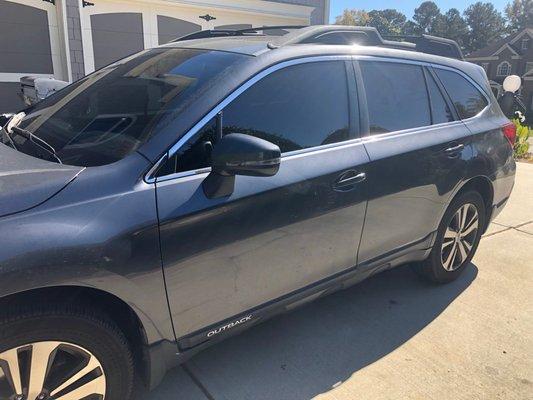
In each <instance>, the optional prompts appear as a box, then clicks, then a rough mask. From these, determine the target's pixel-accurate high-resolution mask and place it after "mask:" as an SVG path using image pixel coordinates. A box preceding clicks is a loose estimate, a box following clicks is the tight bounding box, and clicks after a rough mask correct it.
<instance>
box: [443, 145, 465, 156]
mask: <svg viewBox="0 0 533 400" xmlns="http://www.w3.org/2000/svg"><path fill="white" fill-rule="evenodd" d="M464 148H465V145H464V144H462V143H460V144H458V145H456V146H452V147H448V148H447V149H446V150H444V152H445V153H446V154H447V155H448V157H456V156H457V155H458V154H459V153H460V152H461V151H462V150H463V149H464Z"/></svg>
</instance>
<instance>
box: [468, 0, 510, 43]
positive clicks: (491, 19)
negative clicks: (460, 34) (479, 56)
mask: <svg viewBox="0 0 533 400" xmlns="http://www.w3.org/2000/svg"><path fill="white" fill-rule="evenodd" d="M464 15H465V17H466V23H467V24H468V26H469V27H470V34H469V35H468V37H467V40H466V43H465V47H466V49H467V50H468V51H474V50H477V49H481V48H483V47H485V46H487V45H488V44H489V43H491V42H494V41H495V40H498V39H500V38H501V37H502V36H503V34H504V33H505V31H506V29H505V20H504V19H503V17H502V16H501V14H500V13H499V12H498V10H496V9H495V8H494V6H493V5H492V4H491V3H482V2H481V1H478V2H477V3H474V4H472V5H470V6H469V7H468V8H467V9H466V10H465V12H464Z"/></svg>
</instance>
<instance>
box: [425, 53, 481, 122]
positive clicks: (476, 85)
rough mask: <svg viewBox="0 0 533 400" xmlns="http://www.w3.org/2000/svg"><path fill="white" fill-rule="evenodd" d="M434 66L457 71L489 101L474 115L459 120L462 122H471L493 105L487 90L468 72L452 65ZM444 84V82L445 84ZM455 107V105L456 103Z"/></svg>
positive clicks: (433, 66) (434, 66)
mask: <svg viewBox="0 0 533 400" xmlns="http://www.w3.org/2000/svg"><path fill="white" fill-rule="evenodd" d="M431 67H432V68H434V69H443V70H446V71H451V72H455V73H456V74H459V75H461V76H462V77H463V78H465V79H466V80H467V81H468V82H469V83H471V84H472V85H473V86H474V87H475V88H476V89H477V90H479V92H480V93H481V94H482V95H483V97H484V98H485V100H486V101H487V105H486V106H485V108H483V109H482V110H481V111H480V112H478V113H477V114H476V115H474V116H472V117H469V118H465V119H459V121H462V122H469V121H471V120H473V119H474V118H478V117H479V116H481V114H483V113H484V112H485V111H487V109H488V108H489V107H490V106H491V104H492V103H491V101H490V97H489V95H488V94H487V92H485V89H483V88H482V87H481V86H480V85H479V84H478V83H477V82H476V81H475V80H473V79H472V78H471V77H470V76H468V75H467V74H465V73H464V72H463V71H461V70H458V69H456V68H452V67H447V66H445V65H440V64H432V65H431ZM443 86H444V84H443ZM454 107H455V105H454Z"/></svg>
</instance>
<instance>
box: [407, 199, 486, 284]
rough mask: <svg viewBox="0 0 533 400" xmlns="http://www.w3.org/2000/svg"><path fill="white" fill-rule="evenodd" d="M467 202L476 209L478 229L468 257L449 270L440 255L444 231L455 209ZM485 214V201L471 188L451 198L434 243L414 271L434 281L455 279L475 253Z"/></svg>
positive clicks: (444, 281)
mask: <svg viewBox="0 0 533 400" xmlns="http://www.w3.org/2000/svg"><path fill="white" fill-rule="evenodd" d="M467 204H471V205H473V206H474V207H475V208H476V210H477V213H478V219H479V222H478V229H477V231H476V233H475V235H474V236H475V237H473V238H472V248H471V250H470V252H469V253H468V257H466V258H465V259H464V260H461V262H460V264H459V266H458V267H456V269H454V270H453V271H449V270H446V269H445V268H444V265H443V262H442V255H441V252H442V245H443V242H444V233H445V232H446V229H447V228H448V226H450V223H451V222H452V218H454V216H455V214H456V213H457V211H458V210H459V209H460V208H461V207H463V206H464V205H467ZM485 216H486V213H485V203H484V201H483V198H482V197H481V195H480V194H479V193H478V192H476V191H473V190H472V191H468V192H465V193H462V194H460V195H459V196H457V197H456V198H455V199H453V201H452V202H451V203H450V205H449V207H448V209H447V210H446V213H445V214H444V216H443V217H442V220H441V222H440V225H439V228H438V230H437V237H436V239H435V243H434V245H433V248H432V250H431V253H430V255H429V257H428V258H427V259H426V260H425V261H423V262H421V263H418V264H416V265H414V267H415V271H416V272H417V273H419V274H420V275H422V276H423V277H425V278H427V279H429V280H430V281H432V282H435V283H448V282H452V281H454V280H455V279H457V278H458V277H459V276H460V275H461V273H462V272H463V271H464V270H465V268H467V267H468V265H469V263H470V261H471V260H472V257H474V254H475V253H476V250H477V247H478V245H479V241H480V239H481V235H482V234H483V231H484V229H483V228H484V227H485V223H486V221H485V219H486V217H485Z"/></svg>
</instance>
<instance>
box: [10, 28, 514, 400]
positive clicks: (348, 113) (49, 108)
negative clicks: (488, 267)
mask: <svg viewBox="0 0 533 400" xmlns="http://www.w3.org/2000/svg"><path fill="white" fill-rule="evenodd" d="M266 31H267V29H255V30H254V29H250V30H243V31H203V32H199V33H197V34H194V35H191V36H189V37H185V38H181V39H178V40H176V41H175V42H173V43H170V44H167V45H163V46H160V47H158V48H155V49H151V50H145V51H143V52H141V53H138V54H135V55H133V56H131V57H128V58H126V59H123V60H121V61H119V62H116V63H114V64H112V65H109V66H107V67H105V68H103V69H101V70H99V71H96V72H94V73H93V74H91V75H89V76H87V77H85V78H83V79H81V80H80V81H78V82H76V83H74V84H72V85H70V86H67V87H66V88H65V89H63V90H61V91H60V92H58V93H56V94H54V95H53V96H51V97H49V98H47V99H45V100H43V101H42V102H40V103H38V104H36V105H33V106H31V107H29V108H27V109H25V110H23V111H22V112H21V113H18V114H15V115H11V116H7V117H5V118H4V119H5V120H4V124H3V126H4V127H3V129H2V132H1V136H2V143H0V188H1V190H0V215H1V218H0V237H1V241H0V243H1V245H0V398H1V399H9V400H13V399H26V400H36V399H39V400H46V399H49V400H51V399H54V400H77V399H80V400H81V399H84V400H89V399H90V400H95V399H106V400H126V399H128V398H129V397H130V393H131V390H132V384H133V379H134V374H135V373H139V374H140V376H142V377H144V379H145V380H146V382H147V385H148V386H149V387H153V386H154V385H155V384H157V383H158V382H159V381H160V380H161V378H162V376H163V375H164V373H165V371H166V370H167V369H168V368H170V367H171V366H173V365H176V364H177V363H180V362H183V361H184V360H186V359H187V358H188V357H190V356H191V355H192V354H194V353H196V352H197V351H199V350H201V349H203V348H205V347H206V346H208V345H210V344H212V343H215V342H217V341H219V340H221V339H222V338H225V337H227V336H229V335H233V334H235V333H237V332H239V331H242V330H243V329H246V328H248V327H250V326H253V325H254V324H256V323H259V322H261V321H263V320H265V319H266V318H268V317H270V316H272V315H275V314H277V313H280V312H282V311H284V310H287V309H289V308H293V307H294V306H295V305H299V304H304V303H306V302H307V301H310V300H312V299H315V298H317V297H320V296H321V295H323V294H327V293H331V292H332V291H334V290H338V289H342V288H345V287H347V286H349V285H352V284H354V283H356V282H359V281H361V280H362V279H365V278H367V277H369V276H370V275H373V274H375V273H377V272H380V271H383V270H386V269H389V268H393V267H395V266H397V265H399V264H404V263H411V264H413V266H414V267H415V268H416V270H417V271H419V272H420V273H421V274H423V275H425V276H426V277H428V278H429V279H431V280H432V281H435V282H441V283H444V282H449V281H452V280H454V279H456V278H457V277H458V276H459V275H460V274H461V272H462V271H463V270H464V269H465V268H468V265H469V261H470V260H471V258H472V256H473V255H474V252H475V251H476V248H477V246H478V243H479V240H480V237H481V235H482V233H483V232H484V230H485V229H486V227H487V225H488V224H489V222H490V221H491V219H493V218H494V217H495V216H496V215H497V214H498V213H499V212H500V211H501V209H502V208H503V207H504V205H505V203H506V201H507V199H508V198H509V195H510V193H511V189H512V187H513V182H514V174H515V163H514V161H513V158H512V143H513V141H514V134H515V131H514V128H513V125H510V124H509V121H508V119H507V118H506V117H505V116H504V115H503V114H502V111H501V109H500V107H499V106H498V104H497V102H496V100H495V98H494V97H493V95H492V93H491V90H490V87H489V83H488V81H487V78H486V76H485V73H484V71H483V69H482V68H480V67H478V66H475V65H473V64H470V63H467V62H464V61H462V60H461V58H462V56H461V54H460V50H459V48H458V47H457V45H456V44H455V43H454V42H451V41H447V40H445V39H439V38H433V37H429V36H423V37H421V38H418V39H416V40H414V41H413V42H405V41H404V42H395V41H388V40H384V39H383V38H382V37H381V36H380V35H379V33H377V32H376V31H375V30H373V29H365V28H339V27H328V26H319V27H306V28H301V29H289V28H287V27H283V28H277V29H276V30H275V31H274V33H275V34H277V35H278V36H273V33H272V32H266ZM266 33H269V34H266ZM354 43H355V44H354ZM444 56H446V57H444ZM481 268H482V266H481ZM333 328H334V327H333Z"/></svg>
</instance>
